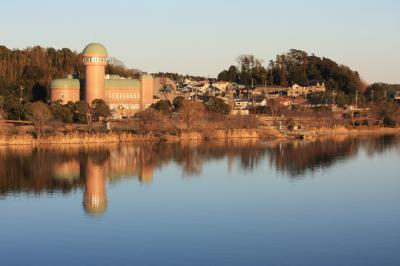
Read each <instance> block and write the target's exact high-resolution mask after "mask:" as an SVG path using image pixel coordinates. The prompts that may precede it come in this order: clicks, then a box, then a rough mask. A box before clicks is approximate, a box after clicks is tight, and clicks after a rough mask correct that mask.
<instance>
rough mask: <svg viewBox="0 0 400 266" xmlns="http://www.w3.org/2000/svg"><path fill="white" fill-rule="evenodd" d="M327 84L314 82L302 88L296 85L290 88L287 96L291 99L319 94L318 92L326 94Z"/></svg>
mask: <svg viewBox="0 0 400 266" xmlns="http://www.w3.org/2000/svg"><path fill="white" fill-rule="evenodd" d="M325 91H326V88H325V84H324V83H319V82H316V83H315V82H312V83H309V84H307V86H300V85H298V84H294V85H293V86H292V87H290V88H289V90H288V93H287V95H288V96H289V97H300V96H305V95H308V94H310V93H318V92H325Z"/></svg>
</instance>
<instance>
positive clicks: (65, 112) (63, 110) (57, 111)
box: [50, 102, 74, 123]
mask: <svg viewBox="0 0 400 266" xmlns="http://www.w3.org/2000/svg"><path fill="white" fill-rule="evenodd" d="M50 111H51V113H52V114H53V117H54V118H55V119H57V120H60V121H62V122H64V123H72V122H73V117H74V113H73V111H72V110H71V109H70V106H68V105H62V104H61V103H60V102H55V103H52V105H51V106H50Z"/></svg>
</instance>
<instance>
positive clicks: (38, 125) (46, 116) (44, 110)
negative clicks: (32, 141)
mask: <svg viewBox="0 0 400 266" xmlns="http://www.w3.org/2000/svg"><path fill="white" fill-rule="evenodd" d="M26 117H27V118H28V119H29V120H31V121H33V125H34V127H35V130H36V137H37V138H38V139H40V138H41V137H42V136H45V131H44V128H45V126H46V124H47V123H48V122H49V121H50V120H51V119H52V117H53V115H52V114H51V112H50V110H49V107H48V106H47V104H45V103H43V102H34V103H32V104H30V105H29V106H28V108H27V110H26Z"/></svg>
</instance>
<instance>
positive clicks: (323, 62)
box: [218, 49, 366, 94]
mask: <svg viewBox="0 0 400 266" xmlns="http://www.w3.org/2000/svg"><path fill="white" fill-rule="evenodd" d="M237 62H238V66H234V65H232V66H230V67H229V68H228V69H227V70H224V71H222V72H221V73H219V75H218V79H219V80H223V81H231V82H236V83H240V84H243V85H248V86H257V85H258V86H260V85H269V86H284V87H287V86H291V85H293V84H299V85H307V84H308V83H310V82H312V81H321V82H325V85H326V86H327V88H328V89H330V90H337V91H342V92H343V93H345V94H355V93H356V91H357V90H364V89H365V87H366V86H365V84H364V83H363V82H362V80H361V78H360V75H359V74H358V72H357V71H353V70H351V69H350V68H349V67H347V66H344V65H340V64H338V63H336V62H334V61H332V60H331V59H328V58H325V57H322V58H321V57H318V56H315V55H309V54H307V53H306V52H304V51H301V50H295V49H292V50H290V51H289V52H288V53H284V54H281V55H277V57H276V59H275V60H271V61H269V63H268V65H267V66H265V65H264V62H263V60H261V59H258V58H256V57H255V56H253V55H242V56H240V57H238V59H237Z"/></svg>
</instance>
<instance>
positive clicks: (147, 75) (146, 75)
mask: <svg viewBox="0 0 400 266" xmlns="http://www.w3.org/2000/svg"><path fill="white" fill-rule="evenodd" d="M140 78H141V79H153V76H152V75H149V74H143V75H142V76H141V77H140Z"/></svg>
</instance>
